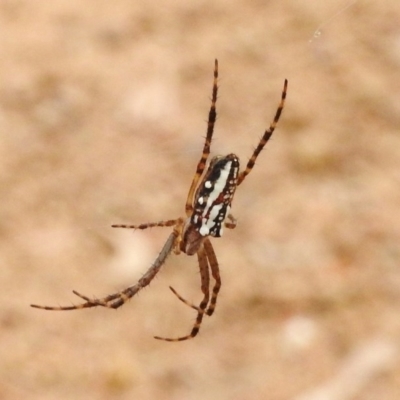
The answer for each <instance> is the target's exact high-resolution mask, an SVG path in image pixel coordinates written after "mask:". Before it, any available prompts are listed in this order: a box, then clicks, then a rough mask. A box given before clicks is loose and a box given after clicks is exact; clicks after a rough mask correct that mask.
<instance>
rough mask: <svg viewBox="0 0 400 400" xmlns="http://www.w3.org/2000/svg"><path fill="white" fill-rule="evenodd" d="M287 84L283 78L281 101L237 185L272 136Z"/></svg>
mask: <svg viewBox="0 0 400 400" xmlns="http://www.w3.org/2000/svg"><path fill="white" fill-rule="evenodd" d="M287 86H288V81H287V79H285V83H284V85H283V90H282V96H281V102H280V103H279V106H278V109H277V110H276V113H275V117H274V120H273V121H272V124H271V125H270V127H269V128H268V129H267V130H266V131H265V132H264V135H263V137H262V138H261V140H260V142H259V143H258V145H257V147H256V149H255V150H254V152H253V155H252V156H251V158H250V160H249V162H248V163H247V165H246V169H245V170H244V171H243V172H241V173H240V174H239V178H238V186H239V185H240V184H241V183H242V182H243V181H244V178H246V176H247V175H248V174H249V173H250V171H251V170H252V169H253V167H254V164H255V162H256V159H257V157H258V155H259V154H260V153H261V150H262V149H263V148H264V146H265V145H266V144H267V142H268V140H269V139H270V137H271V136H272V134H273V132H274V130H275V128H276V125H277V123H278V121H279V118H280V116H281V114H282V110H283V107H284V106H285V99H286V91H287Z"/></svg>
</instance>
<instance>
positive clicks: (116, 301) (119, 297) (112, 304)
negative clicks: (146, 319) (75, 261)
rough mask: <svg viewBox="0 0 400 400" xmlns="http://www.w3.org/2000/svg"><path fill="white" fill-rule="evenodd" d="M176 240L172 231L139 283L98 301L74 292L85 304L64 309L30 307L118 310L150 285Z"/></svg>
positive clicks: (175, 235)
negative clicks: (105, 308)
mask: <svg viewBox="0 0 400 400" xmlns="http://www.w3.org/2000/svg"><path fill="white" fill-rule="evenodd" d="M176 239H177V234H176V232H175V230H174V232H172V233H171V234H170V235H169V237H168V239H167V241H166V242H165V244H164V246H163V248H162V250H161V252H160V254H159V255H158V257H157V259H156V260H155V261H154V263H153V265H152V266H151V267H150V268H149V269H148V270H147V272H146V273H145V274H144V275H143V276H142V277H141V278H140V279H139V281H138V282H137V283H136V284H135V285H133V286H129V287H128V288H126V289H124V290H121V291H120V292H117V293H113V294H110V295H108V296H106V297H103V298H100V299H90V298H89V297H87V296H85V295H83V294H80V293H78V292H77V291H74V294H75V295H77V296H78V297H80V298H82V299H83V300H85V303H82V304H77V305H72V306H65V307H62V306H61V307H60V306H59V307H49V306H40V305H37V304H31V307H34V308H39V309H42V310H53V311H69V310H80V309H83V308H91V307H99V306H101V307H107V308H119V307H121V306H122V305H124V304H125V303H126V302H127V301H128V300H129V299H130V298H132V297H133V296H134V295H135V294H136V293H137V292H139V291H140V290H141V289H143V288H144V287H146V286H147V285H149V284H150V282H151V281H152V280H153V279H154V277H155V276H156V275H157V273H158V271H159V270H160V269H161V267H162V266H163V265H164V263H165V261H166V259H167V257H168V256H169V255H170V254H171V252H172V250H173V248H174V246H175V242H176Z"/></svg>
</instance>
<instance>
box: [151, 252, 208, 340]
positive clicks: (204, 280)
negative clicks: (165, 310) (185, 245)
mask: <svg viewBox="0 0 400 400" xmlns="http://www.w3.org/2000/svg"><path fill="white" fill-rule="evenodd" d="M197 258H198V261H199V266H200V277H201V291H202V292H203V294H204V296H203V300H202V301H201V303H200V304H199V306H198V307H196V306H194V305H192V304H191V303H189V302H187V301H186V300H185V299H184V298H183V297H181V296H180V295H178V293H176V291H175V290H174V289H171V290H172V292H173V293H174V294H176V296H177V297H178V299H179V300H181V301H183V302H184V303H185V304H187V305H188V306H189V307H192V308H194V309H195V310H197V317H196V321H195V323H194V325H193V328H192V330H191V331H190V333H189V334H188V335H186V336H181V337H178V338H165V337H160V336H154V338H155V339H158V340H165V341H167V342H181V341H183V340H188V339H192V338H194V337H195V336H196V335H197V334H198V333H199V330H200V326H201V323H202V321H203V317H204V314H205V313H206V308H207V306H208V302H209V299H210V287H209V286H210V272H209V265H208V259H207V255H206V252H205V250H204V247H200V249H199V251H198V252H197Z"/></svg>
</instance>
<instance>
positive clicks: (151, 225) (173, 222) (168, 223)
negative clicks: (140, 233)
mask: <svg viewBox="0 0 400 400" xmlns="http://www.w3.org/2000/svg"><path fill="white" fill-rule="evenodd" d="M177 222H178V220H177V219H168V220H166V221H158V222H148V223H145V224H139V225H126V224H113V225H111V227H112V228H125V229H147V228H154V227H156V226H160V227H166V226H174V225H176V224H177Z"/></svg>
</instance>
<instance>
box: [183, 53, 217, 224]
mask: <svg viewBox="0 0 400 400" xmlns="http://www.w3.org/2000/svg"><path fill="white" fill-rule="evenodd" d="M217 94H218V60H215V65H214V82H213V88H212V96H211V107H210V111H209V113H208V125H207V135H206V140H205V142H204V147H203V154H202V155H201V158H200V161H199V163H198V164H197V168H196V173H195V174H194V178H193V181H192V184H191V186H190V189H189V193H188V197H187V200H186V206H185V210H186V215H187V216H188V217H190V216H191V215H192V212H193V198H194V194H195V190H196V186H197V183H198V181H199V179H200V177H201V175H202V174H203V171H204V169H205V167H206V163H207V159H208V156H209V155H210V147H211V139H212V135H213V132H214V125H215V121H216V119H217V112H216V108H215V104H216V103H217Z"/></svg>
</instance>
